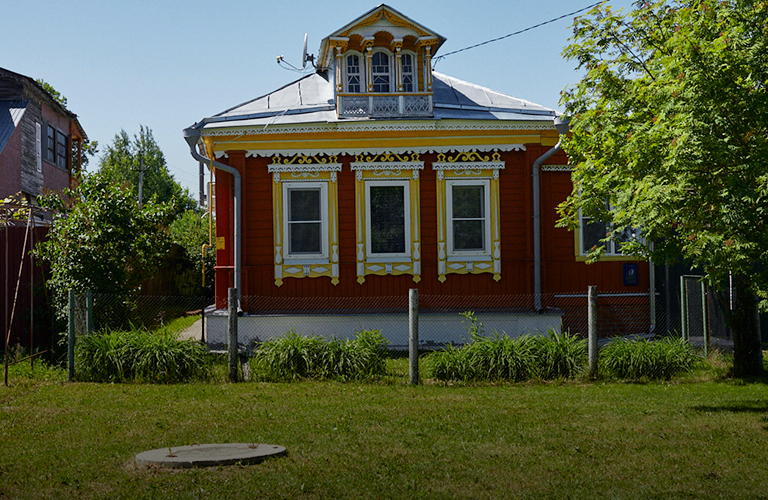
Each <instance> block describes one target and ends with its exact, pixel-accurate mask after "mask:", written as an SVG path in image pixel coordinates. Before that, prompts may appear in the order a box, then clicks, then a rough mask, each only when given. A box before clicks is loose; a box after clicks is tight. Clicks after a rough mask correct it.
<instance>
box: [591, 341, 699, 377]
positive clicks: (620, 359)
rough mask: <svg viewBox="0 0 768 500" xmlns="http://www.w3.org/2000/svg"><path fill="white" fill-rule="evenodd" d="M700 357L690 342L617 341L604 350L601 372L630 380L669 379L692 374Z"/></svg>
mask: <svg viewBox="0 0 768 500" xmlns="http://www.w3.org/2000/svg"><path fill="white" fill-rule="evenodd" d="M698 360H699V357H698V356H697V355H696V353H695V352H694V351H693V349H692V348H691V346H690V344H688V342H687V341H685V340H682V339H679V338H671V337H668V338H665V339H663V340H656V341H651V342H649V341H645V340H641V341H636V340H625V339H621V340H615V341H613V342H611V343H610V344H608V345H607V346H605V347H603V348H602V349H601V351H600V368H599V369H600V373H601V375H603V376H608V377H615V378H619V379H627V380H640V379H650V380H654V379H655V380H669V379H671V378H672V377H674V376H675V375H678V374H680V373H684V372H688V371H690V370H692V369H693V367H694V366H695V365H696V363H697V361H698Z"/></svg>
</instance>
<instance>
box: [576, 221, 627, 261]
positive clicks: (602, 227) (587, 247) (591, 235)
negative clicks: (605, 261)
mask: <svg viewBox="0 0 768 500" xmlns="http://www.w3.org/2000/svg"><path fill="white" fill-rule="evenodd" d="M612 231H613V228H612V227H611V226H610V225H609V224H606V223H605V222H601V221H597V220H593V219H592V217H585V216H584V215H582V214H581V213H580V214H579V243H580V254H581V255H587V254H589V252H590V251H592V249H593V248H596V247H601V246H603V247H605V252H604V255H623V253H622V251H621V243H624V242H627V241H633V240H635V239H637V237H638V236H639V234H638V233H639V231H638V230H636V229H635V228H632V227H626V228H624V230H623V231H621V232H620V233H618V235H614V237H613V238H612V239H611V240H610V241H608V242H605V241H600V240H602V239H604V238H605V237H606V236H608V233H611V232H612Z"/></svg>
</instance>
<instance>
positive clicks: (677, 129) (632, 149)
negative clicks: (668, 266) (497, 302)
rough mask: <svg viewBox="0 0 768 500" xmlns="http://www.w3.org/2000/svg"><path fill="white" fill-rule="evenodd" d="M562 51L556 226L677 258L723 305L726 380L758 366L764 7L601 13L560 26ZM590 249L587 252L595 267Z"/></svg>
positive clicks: (704, 3)
mask: <svg viewBox="0 0 768 500" xmlns="http://www.w3.org/2000/svg"><path fill="white" fill-rule="evenodd" d="M573 29H574V35H573V37H572V39H571V42H572V43H571V44H570V45H569V46H567V47H566V48H565V51H564V55H565V56H566V57H567V58H569V59H572V60H575V61H576V62H577V63H578V67H579V69H581V70H583V71H585V74H584V76H583V78H582V79H581V81H580V82H579V83H578V84H576V85H575V86H573V87H572V88H569V89H567V90H566V91H565V92H564V94H563V96H562V100H561V103H562V104H563V105H564V106H565V107H566V110H567V111H566V112H567V114H568V115H569V116H570V118H571V125H572V129H571V130H572V136H571V137H570V138H568V139H567V140H566V142H565V148H566V151H567V153H568V154H569V155H570V157H571V159H572V161H573V162H574V163H577V164H578V165H577V167H576V169H575V171H574V173H573V181H574V190H573V193H572V194H571V196H570V197H569V198H568V199H567V200H566V201H565V202H564V203H563V204H562V205H561V206H560V207H559V210H560V214H561V216H562V219H561V224H563V225H570V226H575V225H576V224H577V223H578V216H579V212H580V211H581V212H582V213H583V214H584V215H585V216H591V217H594V218H595V219H597V220H600V221H603V222H605V223H606V224H607V226H606V227H609V228H612V229H611V230H610V231H609V234H607V235H606V240H605V241H607V240H608V239H617V240H618V239H619V235H620V233H622V231H623V230H624V229H625V228H626V227H628V226H634V227H639V228H641V231H642V234H643V236H644V237H645V239H646V241H648V242H652V244H648V245H644V244H643V243H642V241H639V240H635V241H630V242H627V243H625V244H624V245H623V247H622V250H623V252H624V253H629V254H633V255H637V256H642V257H647V258H650V259H652V260H653V261H654V262H659V263H665V262H674V261H675V260H680V259H683V260H684V261H686V262H689V263H691V264H692V265H694V266H697V267H700V268H701V269H703V270H704V271H705V273H706V276H705V280H706V281H707V282H708V284H709V285H711V286H713V287H716V288H722V287H723V285H724V284H725V283H726V282H727V280H728V278H729V275H730V277H731V278H732V280H733V282H734V284H735V288H736V292H737V293H736V307H735V309H734V310H733V311H730V312H727V314H728V317H729V322H730V325H731V328H732V331H733V334H734V374H735V375H737V376H743V375H750V374H757V373H759V372H760V371H761V369H762V353H761V350H760V347H761V346H760V339H759V335H758V333H757V329H756V303H757V299H756V295H757V296H759V297H761V298H762V299H763V300H762V306H763V307H765V306H766V305H768V303H767V302H766V300H765V299H767V298H768V275H767V274H766V269H767V267H766V265H768V2H765V1H764V0H678V1H674V0H671V1H669V2H668V1H666V0H663V1H655V2H645V1H638V2H635V4H634V8H633V10H631V11H630V12H628V13H624V12H621V11H620V12H613V11H612V10H611V9H610V6H607V5H605V4H603V5H601V6H598V7H597V8H595V9H593V10H592V11H591V12H590V15H589V16H587V17H584V18H580V19H577V20H576V21H575V23H574V28H573ZM601 250H602V248H600V247H598V248H595V249H594V252H593V257H594V258H599V254H600V252H601Z"/></svg>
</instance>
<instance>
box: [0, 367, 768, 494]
mask: <svg viewBox="0 0 768 500" xmlns="http://www.w3.org/2000/svg"><path fill="white" fill-rule="evenodd" d="M390 368H391V369H392V370H393V371H394V373H395V374H394V375H392V376H391V377H388V378H387V379H386V380H382V381H380V382H377V383H338V382H312V381H308V382H297V383H254V382H246V383H241V384H227V383H225V382H223V381H221V380H219V381H214V382H209V383H194V384H179V385H145V384H87V383H66V382H64V381H63V379H64V374H63V373H62V372H56V373H52V371H51V370H47V371H40V372H37V373H35V374H33V375H25V374H22V373H17V372H14V373H12V376H11V386H10V387H2V386H0V498H34V499H40V498H72V499H74V498H154V497H156V498H323V499H324V498H408V499H410V498H457V497H461V498H510V497H520V498H665V499H666V498H720V497H726V498H766V497H767V496H768V474H767V473H766V470H768V386H767V385H766V384H765V381H755V382H748V383H745V382H739V381H724V380H709V381H700V379H698V380H694V379H696V377H695V376H694V377H689V378H688V379H686V380H682V381H677V382H674V383H649V384H624V383H600V382H596V383H591V382H590V383H582V382H565V383H562V384H559V383H554V384H545V383H525V384H504V385H495V386H494V385H477V386H451V387H449V386H444V385H438V384H430V383H426V384H424V385H422V386H418V387H410V386H407V385H406V381H407V360H405V359H400V360H393V361H391V362H390ZM19 370H22V369H21V368H19ZM222 371H223V370H222ZM220 442H258V443H269V444H280V445H283V446H285V447H286V448H287V449H288V455H287V456H285V457H282V458H276V459H271V460H268V461H266V462H264V463H262V464H259V465H253V466H233V467H221V468H206V469H193V470H182V471H177V470H168V469H158V468H150V469H138V468H136V467H135V466H134V465H133V457H134V455H135V454H137V453H139V452H142V451H145V450H149V449H154V448H161V447H166V446H181V445H187V444H194V443H220Z"/></svg>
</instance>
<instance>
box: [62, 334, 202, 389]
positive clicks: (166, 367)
mask: <svg viewBox="0 0 768 500" xmlns="http://www.w3.org/2000/svg"><path fill="white" fill-rule="evenodd" d="M210 368H211V366H210V360H209V358H208V350H207V349H206V347H205V346H203V345H202V344H200V343H198V342H195V341H193V340H178V339H177V338H176V334H175V333H172V332H169V331H168V330H159V331H149V330H146V329H133V330H130V331H123V330H106V331H103V332H98V333H93V334H89V335H83V336H81V337H78V339H77V343H76V344H75V373H76V376H77V378H78V379H79V380H83V381H89V382H126V381H133V380H135V381H143V382H153V383H173V382H184V381H189V380H195V379H198V380H199V379H207V378H208V377H209V375H210Z"/></svg>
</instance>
